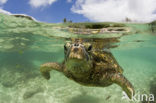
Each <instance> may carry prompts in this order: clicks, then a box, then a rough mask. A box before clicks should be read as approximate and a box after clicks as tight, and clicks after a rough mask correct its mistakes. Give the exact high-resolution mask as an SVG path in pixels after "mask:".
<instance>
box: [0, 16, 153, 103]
mask: <svg viewBox="0 0 156 103" xmlns="http://www.w3.org/2000/svg"><path fill="white" fill-rule="evenodd" d="M127 25H128V26H130V27H131V29H132V31H133V32H131V33H130V34H128V35H123V34H122V33H116V34H114V33H112V34H110V33H109V34H96V35H95V34H94V35H92V34H91V35H76V34H72V33H69V32H68V31H64V30H62V29H61V28H60V26H61V27H63V25H62V24H48V23H40V22H35V21H31V20H27V19H25V18H15V17H12V16H7V15H4V14H0V103H149V102H146V101H139V100H138V99H137V101H129V100H127V99H122V97H123V91H122V89H121V88H120V87H119V86H118V85H116V84H113V85H111V86H109V87H87V86H82V85H80V84H78V83H76V82H74V81H72V80H69V79H68V78H66V77H65V76H64V75H63V74H62V73H60V72H57V71H52V72H51V79H50V80H48V81H47V80H46V79H44V78H43V77H42V76H41V74H40V71H39V67H40V65H41V64H43V63H46V62H59V63H61V62H62V61H63V60H64V48H63V46H64V44H65V43H66V42H68V41H71V38H81V39H83V40H86V41H90V42H91V43H97V44H99V45H102V44H104V46H105V47H106V48H107V49H108V48H109V49H110V51H111V53H112V54H113V55H114V57H115V59H116V60H117V61H118V63H119V64H120V66H121V67H122V68H123V69H124V73H123V74H124V75H125V76H126V78H127V79H128V80H129V81H130V82H131V83H132V84H133V86H134V88H135V91H136V94H138V95H139V94H147V96H149V95H150V94H152V95H154V96H155V98H156V33H152V32H151V31H150V28H149V26H148V25H146V24H127ZM136 31H137V32H136ZM101 49H105V48H101ZM137 97H138V96H137ZM150 103H155V102H150Z"/></svg>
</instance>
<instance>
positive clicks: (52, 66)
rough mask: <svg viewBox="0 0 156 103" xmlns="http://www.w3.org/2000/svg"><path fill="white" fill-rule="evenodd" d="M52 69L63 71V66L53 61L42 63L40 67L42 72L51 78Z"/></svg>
mask: <svg viewBox="0 0 156 103" xmlns="http://www.w3.org/2000/svg"><path fill="white" fill-rule="evenodd" d="M51 70H57V71H62V66H61V65H60V64H58V63H54V62H51V63H45V64H42V65H41V67H40V72H41V73H42V75H43V76H44V78H46V79H50V71H51Z"/></svg>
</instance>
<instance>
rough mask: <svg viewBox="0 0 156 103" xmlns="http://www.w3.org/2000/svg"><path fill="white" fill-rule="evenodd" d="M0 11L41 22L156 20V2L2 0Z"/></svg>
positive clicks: (131, 0) (122, 0)
mask: <svg viewBox="0 0 156 103" xmlns="http://www.w3.org/2000/svg"><path fill="white" fill-rule="evenodd" d="M0 12H3V13H7V14H27V15H30V16H32V17H34V18H35V19H37V20H38V21H42V22H49V23H59V22H62V21H63V19H64V18H67V20H72V21H73V22H109V21H111V22H122V21H124V20H125V18H129V19H131V20H132V21H136V22H151V21H153V20H156V0H0Z"/></svg>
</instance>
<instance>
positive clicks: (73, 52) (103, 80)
mask: <svg viewBox="0 0 156 103" xmlns="http://www.w3.org/2000/svg"><path fill="white" fill-rule="evenodd" d="M64 54H65V60H64V62H63V63H61V64H59V63H55V62H49V63H45V64H42V65H41V67H40V72H41V74H42V75H43V76H44V77H45V78H46V79H50V71H51V70H57V71H59V72H62V73H63V74H64V75H65V76H66V77H68V78H70V79H72V80H74V81H76V82H77V83H80V84H82V85H85V86H97V87H106V86H109V85H111V84H113V83H116V84H118V85H119V86H120V87H121V88H122V89H123V90H124V91H125V92H126V93H127V95H128V97H129V98H131V97H132V96H133V93H134V89H133V86H132V85H131V83H130V82H129V81H128V80H127V79H126V78H125V77H124V76H123V74H122V73H123V69H122V68H121V67H120V66H119V64H118V63H117V61H116V60H115V58H114V57H113V55H112V54H111V52H109V51H94V50H92V45H91V44H90V43H89V42H88V43H83V42H74V43H69V42H68V43H66V44H65V45H64Z"/></svg>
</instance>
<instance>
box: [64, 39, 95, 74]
mask: <svg viewBox="0 0 156 103" xmlns="http://www.w3.org/2000/svg"><path fill="white" fill-rule="evenodd" d="M91 49H92V45H91V44H89V43H86V44H84V43H83V44H82V43H77V42H76V43H66V44H65V45H64V52H65V62H66V66H67V68H68V69H69V70H71V71H73V72H76V73H78V72H83V71H88V70H89V69H90V68H91V66H92V57H91V55H90V51H91Z"/></svg>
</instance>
